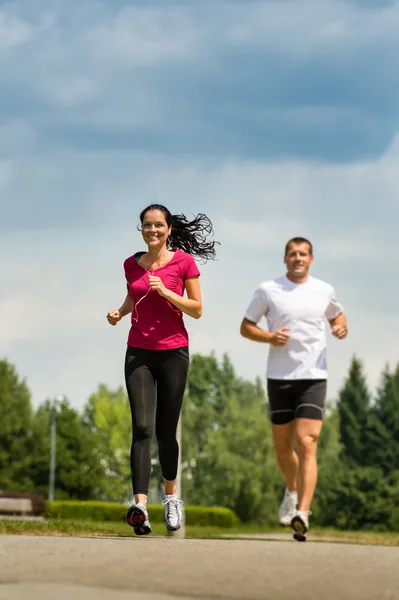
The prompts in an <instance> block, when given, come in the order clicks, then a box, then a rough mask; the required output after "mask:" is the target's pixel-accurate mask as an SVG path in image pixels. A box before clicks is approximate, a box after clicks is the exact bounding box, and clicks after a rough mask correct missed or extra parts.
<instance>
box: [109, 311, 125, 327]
mask: <svg viewBox="0 0 399 600" xmlns="http://www.w3.org/2000/svg"><path fill="white" fill-rule="evenodd" d="M121 318H122V317H121V314H120V312H119V310H111V311H110V312H109V313H108V314H107V321H108V323H109V324H110V325H116V324H117V323H118V321H120V320H121Z"/></svg>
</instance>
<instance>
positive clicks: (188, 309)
mask: <svg viewBox="0 0 399 600" xmlns="http://www.w3.org/2000/svg"><path fill="white" fill-rule="evenodd" d="M148 280H149V283H150V286H151V288H152V289H153V290H156V291H157V292H158V294H159V295H160V296H162V297H163V298H165V300H168V302H170V303H171V304H173V306H176V308H178V309H179V310H181V311H182V312H183V313H184V314H186V315H189V316H190V317H193V318H194V319H199V318H200V317H201V316H202V300H201V286H200V281H199V278H198V277H191V278H190V279H186V281H185V282H184V286H185V289H186V292H187V298H184V297H183V296H179V294H175V292H171V291H170V290H168V289H167V288H166V287H165V286H164V284H163V283H162V280H161V279H160V277H155V276H152V275H149V277H148Z"/></svg>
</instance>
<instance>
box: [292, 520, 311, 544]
mask: <svg viewBox="0 0 399 600" xmlns="http://www.w3.org/2000/svg"><path fill="white" fill-rule="evenodd" d="M291 527H292V529H293V530H294V535H293V538H294V540H296V541H297V542H306V534H307V532H308V528H307V527H306V525H305V523H304V522H303V521H302V519H301V517H298V516H296V517H294V518H293V519H292V521H291Z"/></svg>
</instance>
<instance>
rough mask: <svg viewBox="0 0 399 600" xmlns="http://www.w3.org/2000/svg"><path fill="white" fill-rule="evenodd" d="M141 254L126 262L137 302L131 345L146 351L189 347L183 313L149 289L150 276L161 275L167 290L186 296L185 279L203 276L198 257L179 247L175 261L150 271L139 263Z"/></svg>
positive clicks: (130, 337)
mask: <svg viewBox="0 0 399 600" xmlns="http://www.w3.org/2000/svg"><path fill="white" fill-rule="evenodd" d="M141 254H142V253H141V252H137V253H136V254H134V255H133V256H130V257H129V258H127V259H126V260H125V262H124V269H125V276H126V279H127V281H128V286H129V294H130V296H131V297H132V299H133V302H134V306H133V310H132V317H131V322H132V326H131V328H130V332H129V337H128V341H127V344H128V346H132V347H133V348H144V349H146V350H172V349H173V348H181V347H183V346H188V333H187V331H186V328H185V326H184V322H183V313H182V312H181V310H179V309H178V308H176V307H175V306H173V304H171V303H170V302H168V301H167V300H166V299H165V298H163V297H162V296H160V295H159V294H158V292H156V291H154V290H152V289H151V288H150V286H149V283H148V275H149V274H153V275H155V276H156V277H160V278H161V279H162V282H163V284H164V285H165V287H166V288H168V290H171V291H172V292H175V294H179V296H183V295H184V289H185V286H184V282H185V281H186V279H189V278H190V277H198V276H199V275H200V272H199V270H198V267H197V265H196V263H195V260H194V259H193V257H192V256H191V254H187V253H186V252H183V251H182V250H176V251H175V254H174V256H173V258H172V260H170V261H169V262H168V263H167V264H166V265H165V266H163V267H160V268H158V269H154V270H153V271H150V272H148V271H147V270H146V269H144V268H143V267H141V266H140V265H139V264H138V263H137V258H138V257H139V256H140V255H141Z"/></svg>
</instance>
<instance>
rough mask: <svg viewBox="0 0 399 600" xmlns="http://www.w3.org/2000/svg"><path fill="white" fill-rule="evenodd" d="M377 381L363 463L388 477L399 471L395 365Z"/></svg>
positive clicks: (398, 380)
mask: <svg viewBox="0 0 399 600" xmlns="http://www.w3.org/2000/svg"><path fill="white" fill-rule="evenodd" d="M381 380H382V381H381V385H380V386H379V389H378V390H377V396H376V401H375V403H374V405H373V406H372V409H371V414H370V419H369V426H368V431H369V437H370V447H369V451H368V452H367V463H368V464H369V465H375V466H379V467H380V468H381V469H382V470H383V471H384V474H385V475H389V474H391V473H392V472H394V471H396V470H398V469H399V365H397V366H396V369H395V371H394V372H391V371H390V370H389V368H388V367H387V368H386V369H385V370H384V372H383V373H382V376H381Z"/></svg>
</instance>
